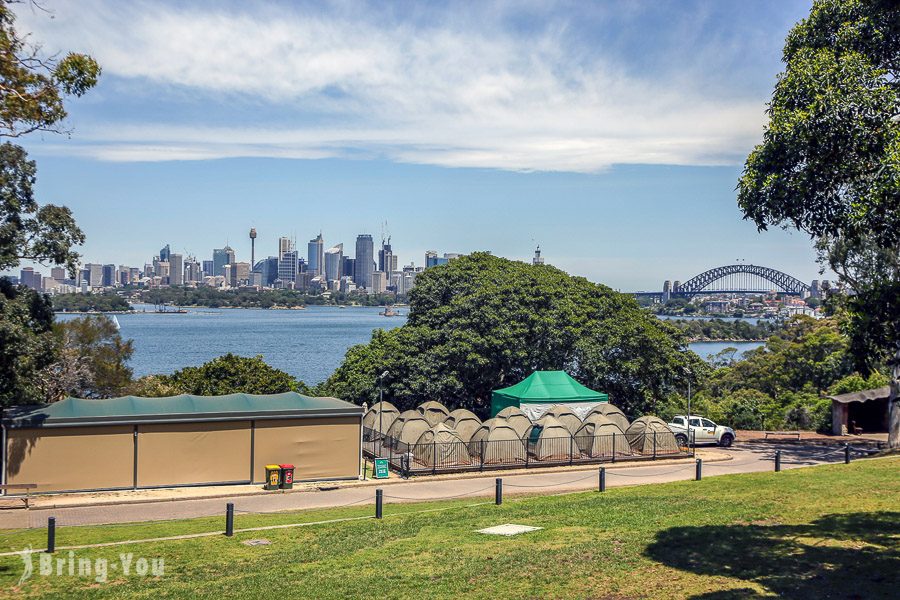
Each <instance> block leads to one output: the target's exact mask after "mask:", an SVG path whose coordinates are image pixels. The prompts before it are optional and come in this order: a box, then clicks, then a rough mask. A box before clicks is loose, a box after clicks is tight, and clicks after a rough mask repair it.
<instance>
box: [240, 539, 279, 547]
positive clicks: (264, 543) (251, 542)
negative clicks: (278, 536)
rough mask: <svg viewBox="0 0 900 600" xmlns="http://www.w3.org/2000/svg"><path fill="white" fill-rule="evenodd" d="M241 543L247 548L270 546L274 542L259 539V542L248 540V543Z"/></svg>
mask: <svg viewBox="0 0 900 600" xmlns="http://www.w3.org/2000/svg"><path fill="white" fill-rule="evenodd" d="M241 543H243V544H244V545H245V546H268V545H269V544H271V543H272V542H270V541H269V540H265V539H259V540H247V541H246V542H241Z"/></svg>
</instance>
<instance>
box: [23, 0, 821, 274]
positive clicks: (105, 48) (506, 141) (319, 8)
mask: <svg viewBox="0 0 900 600" xmlns="http://www.w3.org/2000/svg"><path fill="white" fill-rule="evenodd" d="M809 5H810V2H808V1H807V2H797V1H792V0H775V1H765V0H759V1H754V2H744V1H733V2H732V1H718V0H717V1H713V0H709V1H707V2H694V1H682V0H678V1H675V0H673V1H658V0H657V1H654V2H641V1H636V0H635V1H625V2H595V3H588V2H494V3H491V2H471V3H469V2H453V3H427V2H396V3H390V4H386V3H372V4H366V3H356V2H345V1H342V2H332V3H324V2H314V3H313V2H310V3H303V2H290V3H279V2H260V3H255V2H234V3H227V2H206V3H203V2H201V3H192V4H191V5H190V6H189V7H187V8H185V7H184V5H183V4H181V3H164V2H152V3H151V2H134V3H132V2H129V3H122V2H114V1H112V0H84V1H79V2H77V3H74V2H56V1H53V0H50V1H48V2H47V3H46V7H47V8H48V9H49V11H50V13H51V14H50V15H48V14H45V13H42V12H40V11H33V10H31V9H29V8H27V7H19V8H18V9H17V12H18V17H19V23H20V27H21V28H22V29H24V30H29V31H33V32H34V39H35V40H37V41H40V42H42V43H43V45H44V48H45V50H46V51H47V52H54V51H57V50H78V51H85V52H89V53H91V54H92V55H93V56H95V58H97V60H98V61H99V62H100V63H101V65H102V67H103V69H104V74H103V77H102V79H101V83H100V85H99V86H98V87H97V88H96V89H95V90H92V91H91V92H90V93H89V94H88V95H87V96H85V97H83V98H81V99H77V100H73V101H72V102H71V103H70V105H69V106H70V116H69V120H68V126H69V127H70V128H71V129H72V130H73V132H72V135H71V136H70V137H69V136H55V135H49V134H46V135H42V136H32V137H31V138H30V139H29V140H28V141H27V142H26V145H27V147H28V149H29V151H30V152H31V154H32V156H33V157H34V158H35V159H36V160H37V161H38V169H39V171H38V175H39V177H38V180H39V184H38V191H39V197H40V199H41V200H42V201H44V202H54V203H64V204H66V205H68V206H70V207H71V208H72V209H73V211H74V212H75V215H76V218H77V219H78V221H79V223H80V224H81V226H82V228H83V229H84V230H85V232H86V233H87V236H88V241H87V243H86V244H85V246H84V248H83V254H84V258H85V260H86V261H90V262H95V261H96V262H104V263H105V262H117V263H123V264H129V265H142V264H143V263H144V262H147V261H149V259H150V257H151V256H152V255H153V254H154V253H155V252H157V251H158V249H159V248H160V247H161V246H163V245H164V244H166V243H170V244H171V245H172V248H173V249H177V250H179V251H184V252H186V253H190V254H195V255H197V256H198V258H201V259H203V258H209V255H210V254H211V250H212V248H213V247H220V246H221V245H223V244H224V243H225V242H226V241H227V242H229V243H230V244H231V245H232V246H233V247H234V248H235V249H236V250H237V252H238V257H239V258H243V259H249V241H248V240H247V239H246V236H247V231H248V230H249V228H250V227H251V226H253V227H256V229H257V230H258V231H259V238H258V239H257V245H258V250H257V254H258V255H264V254H270V253H274V251H275V247H276V240H277V238H278V237H279V236H281V235H291V236H296V237H297V239H298V241H299V242H301V244H302V246H301V247H302V248H303V249H304V250H305V242H306V241H307V240H309V239H311V238H312V237H314V236H315V235H316V234H317V233H318V231H319V230H322V231H323V234H324V237H325V241H326V244H328V245H331V244H333V243H337V242H344V244H345V248H351V247H352V246H353V243H354V240H355V237H356V234H357V233H363V232H365V233H372V234H374V235H375V236H376V238H377V237H378V236H379V235H380V232H381V223H382V222H383V221H387V222H388V226H389V230H390V233H391V234H392V236H393V242H394V248H395V251H396V252H397V253H398V254H399V255H400V259H401V262H402V263H404V264H406V263H408V262H410V261H413V262H415V263H416V264H422V262H423V254H424V252H425V250H427V249H435V250H437V251H439V252H469V251H473V250H480V249H485V250H491V251H493V252H494V253H495V254H499V255H503V256H508V257H511V258H521V259H527V258H528V257H530V255H531V252H532V250H533V247H534V245H535V244H537V243H539V244H540V245H541V247H542V248H543V250H544V255H545V256H546V258H547V260H548V262H550V263H552V264H555V265H557V266H559V267H561V268H563V269H565V270H567V271H569V272H571V273H573V274H579V275H584V276H587V277H588V278H590V279H592V280H595V281H600V282H603V283H607V284H609V285H612V286H613V287H616V288H619V289H624V290H631V289H655V288H657V287H659V286H660V285H661V282H662V280H663V279H682V280H684V279H687V278H689V277H690V276H691V275H694V274H696V273H698V272H700V271H701V270H703V269H706V268H708V267H712V266H716V265H718V264H726V263H730V262H732V261H734V260H735V259H738V258H740V259H744V260H747V261H748V262H755V263H757V264H765V265H767V266H773V267H778V268H781V269H783V270H785V271H787V272H789V273H791V274H793V275H796V276H798V277H800V278H801V279H804V280H809V279H812V278H814V277H816V276H817V272H818V269H817V266H816V264H815V261H814V258H815V256H814V253H813V251H812V250H811V245H810V242H809V240H808V239H807V238H806V237H805V236H803V235H801V234H798V233H793V234H791V233H788V232H782V231H771V232H767V233H764V234H758V233H757V232H756V229H755V227H754V226H753V225H752V224H749V223H746V222H743V221H742V220H741V215H740V212H739V211H738V208H737V206H736V203H735V192H734V188H735V185H736V182H737V179H738V176H739V174H740V170H741V165H742V163H743V160H744V158H745V157H746V155H747V153H748V152H749V150H750V149H751V148H752V147H753V145H754V144H755V143H757V142H758V141H759V139H760V135H761V132H762V126H763V124H764V122H765V114H764V110H765V103H766V101H767V99H768V97H769V96H770V94H771V90H772V86H773V84H774V82H775V77H776V74H777V73H778V72H779V71H780V70H781V63H780V53H781V47H782V45H783V40H784V37H785V34H786V33H787V31H788V30H789V28H790V27H791V26H792V24H793V23H795V22H796V21H797V20H798V19H800V18H802V17H803V16H805V14H807V13H808V11H809ZM51 17H52V18H51Z"/></svg>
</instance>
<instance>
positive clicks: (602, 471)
mask: <svg viewBox="0 0 900 600" xmlns="http://www.w3.org/2000/svg"><path fill="white" fill-rule="evenodd" d="M600 491H601V492H605V491H606V467H600Z"/></svg>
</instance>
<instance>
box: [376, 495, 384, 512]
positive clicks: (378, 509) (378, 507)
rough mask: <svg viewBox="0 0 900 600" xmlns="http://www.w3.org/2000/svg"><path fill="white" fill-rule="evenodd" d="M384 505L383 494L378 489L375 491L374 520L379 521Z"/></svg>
mask: <svg viewBox="0 0 900 600" xmlns="http://www.w3.org/2000/svg"><path fill="white" fill-rule="evenodd" d="M383 504H384V492H383V491H382V490H380V489H378V490H375V518H376V519H380V518H381V516H382V510H383Z"/></svg>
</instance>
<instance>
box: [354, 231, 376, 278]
mask: <svg viewBox="0 0 900 600" xmlns="http://www.w3.org/2000/svg"><path fill="white" fill-rule="evenodd" d="M374 253H375V243H374V242H373V241H372V236H371V235H370V234H368V233H362V234H360V235H358V236H356V264H355V265H354V267H353V269H354V270H353V281H354V282H355V283H356V286H357V287H362V288H366V289H367V290H368V289H371V288H372V272H373V271H375V260H374Z"/></svg>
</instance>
